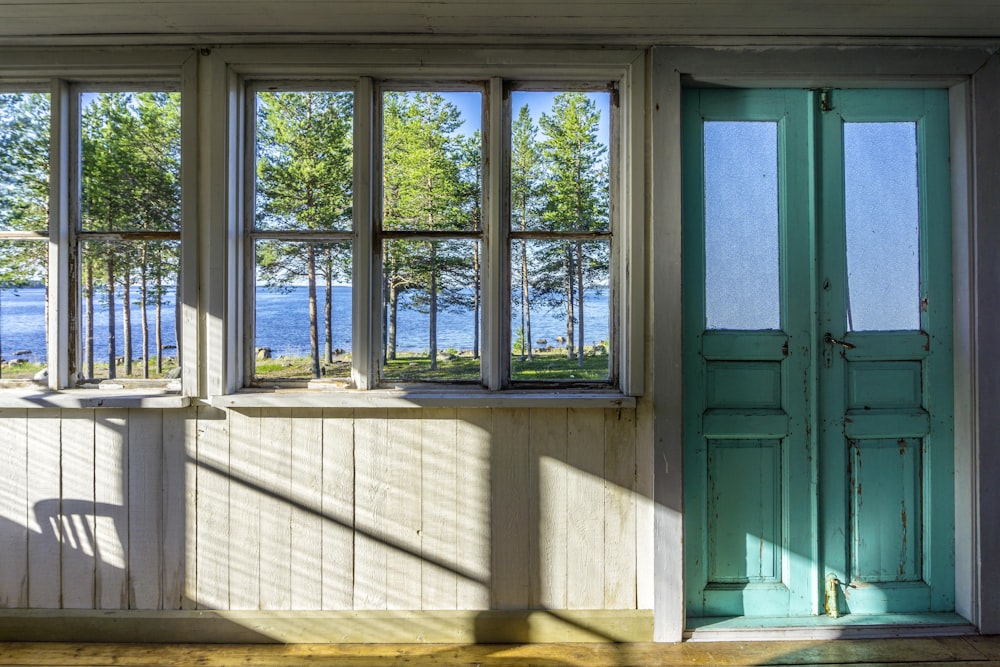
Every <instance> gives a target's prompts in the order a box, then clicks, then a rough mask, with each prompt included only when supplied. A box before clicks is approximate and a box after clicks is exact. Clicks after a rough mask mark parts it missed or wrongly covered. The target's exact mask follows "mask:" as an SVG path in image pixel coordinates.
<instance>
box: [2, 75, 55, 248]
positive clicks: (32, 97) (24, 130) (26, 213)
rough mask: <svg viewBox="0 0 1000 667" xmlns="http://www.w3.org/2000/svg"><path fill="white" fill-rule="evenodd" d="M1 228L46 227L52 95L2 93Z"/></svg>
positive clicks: (36, 229) (14, 229)
mask: <svg viewBox="0 0 1000 667" xmlns="http://www.w3.org/2000/svg"><path fill="white" fill-rule="evenodd" d="M0 156H2V157H0V231H6V232H18V231H45V230H46V229H47V227H48V208H49V96H48V95H44V94H41V93H0Z"/></svg>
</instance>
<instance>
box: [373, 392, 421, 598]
mask: <svg viewBox="0 0 1000 667" xmlns="http://www.w3.org/2000/svg"><path fill="white" fill-rule="evenodd" d="M387 417H388V425H387V434H386V435H387V443H386V446H387V453H388V458H389V465H388V466H387V467H386V468H385V472H386V473H388V496H389V497H388V503H387V507H388V512H387V513H386V514H384V515H383V516H382V517H381V523H382V525H383V527H384V529H383V531H382V539H384V540H385V541H386V543H387V544H388V545H389V547H390V548H389V551H388V554H387V564H386V570H387V577H388V579H387V584H388V590H387V601H386V604H387V606H388V608H389V609H420V600H421V580H420V575H421V566H422V562H421V559H420V532H421V530H422V529H423V524H422V523H421V520H420V511H421V505H420V503H421V487H420V481H421V474H420V468H421V457H420V450H421V440H420V437H421V432H420V419H419V415H416V414H415V413H414V411H413V410H407V409H399V410H389V412H388V415H387Z"/></svg>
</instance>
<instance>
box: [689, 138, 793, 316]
mask: <svg viewBox="0 0 1000 667" xmlns="http://www.w3.org/2000/svg"><path fill="white" fill-rule="evenodd" d="M704 132H705V320H706V326H707V327H708V328H709V329H755V330H756V329H779V328H780V327H781V309H780V305H779V304H780V292H779V290H780V285H779V278H778V276H779V265H778V258H779V257H778V225H779V223H778V125H777V123H773V122H744V121H739V122H730V121H724V122H722V121H711V122H706V123H705V128H704Z"/></svg>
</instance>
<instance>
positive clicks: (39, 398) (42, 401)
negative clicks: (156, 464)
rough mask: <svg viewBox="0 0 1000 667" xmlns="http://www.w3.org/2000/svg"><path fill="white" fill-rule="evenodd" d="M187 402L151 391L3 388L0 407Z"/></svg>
mask: <svg viewBox="0 0 1000 667" xmlns="http://www.w3.org/2000/svg"><path fill="white" fill-rule="evenodd" d="M190 404H191V399H190V398H189V397H187V396H181V395H180V394H168V393H166V392H165V391H162V390H161V391H157V390H155V389H153V390H151V389H143V390H109V389H63V390H60V391H52V390H50V389H42V388H32V389H21V388H18V389H13V388H12V389H3V390H0V408H62V409H72V408H155V409H160V410H169V409H178V408H186V407H188V406H189V405H190Z"/></svg>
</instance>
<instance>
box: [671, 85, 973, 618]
mask: <svg viewBox="0 0 1000 667" xmlns="http://www.w3.org/2000/svg"><path fill="white" fill-rule="evenodd" d="M684 123H685V133H684V146H683V150H684V164H685V174H684V178H685V189H684V197H685V199H684V219H685V229H684V232H685V233H684V244H685V245H684V258H685V285H686V287H685V307H684V331H685V351H684V360H685V368H684V390H685V424H684V428H685V442H686V444H685V519H686V521H685V544H686V564H685V567H686V590H687V593H686V597H687V609H688V615H690V616H734V615H760V616H802V615H809V614H818V613H821V612H822V610H823V608H824V600H823V593H824V585H823V584H824V580H825V579H826V577H827V576H828V575H832V576H835V577H836V578H837V579H838V580H839V581H840V582H843V583H842V584H841V587H840V592H839V605H838V606H839V607H840V610H841V611H842V612H846V613H849V614H859V613H885V612H903V611H907V612H920V611H944V610H950V609H952V608H953V604H954V603H953V597H954V596H953V582H952V580H953V565H954V564H953V560H954V559H953V555H952V554H953V544H952V541H953V536H952V535H953V526H952V524H953V521H952V517H951V511H952V510H951V508H952V507H953V501H952V491H953V480H952V463H951V455H952V454H951V453H952V451H953V448H952V443H951V437H952V436H951V420H952V406H951V378H950V374H951V361H950V358H951V342H950V328H951V319H950V313H951V301H950V293H951V292H950V290H951V286H950V219H949V216H950V199H949V195H948V161H947V159H948V153H947V96H946V94H945V93H944V92H942V91H895V90H894V91H832V92H825V93H822V94H821V93H818V92H811V91H773V90H754V91H746V90H691V91H686V94H685V100H684Z"/></svg>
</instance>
